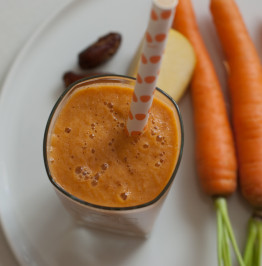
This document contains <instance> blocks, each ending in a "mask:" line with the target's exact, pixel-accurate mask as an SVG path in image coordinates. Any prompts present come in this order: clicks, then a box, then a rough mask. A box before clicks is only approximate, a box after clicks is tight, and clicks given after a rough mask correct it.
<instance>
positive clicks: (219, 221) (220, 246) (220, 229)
mask: <svg viewBox="0 0 262 266" xmlns="http://www.w3.org/2000/svg"><path fill="white" fill-rule="evenodd" d="M216 213H217V256H218V266H222V265H223V259H222V249H223V243H222V242H223V220H222V214H221V211H220V210H219V209H218V208H217V211H216Z"/></svg>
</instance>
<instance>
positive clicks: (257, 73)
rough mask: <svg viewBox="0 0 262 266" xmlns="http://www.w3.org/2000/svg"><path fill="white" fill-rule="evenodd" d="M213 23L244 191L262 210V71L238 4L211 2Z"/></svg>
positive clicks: (231, 1) (213, 0)
mask: <svg viewBox="0 0 262 266" xmlns="http://www.w3.org/2000/svg"><path fill="white" fill-rule="evenodd" d="M210 8H211V12H212V15H213V19H214V23H215V26H216V29H217V32H218V35H219V38H220V40H221V44H222V47H223V49H224V51H225V55H226V59H227V62H228V66H229V88H230V96H231V101H232V118H233V126H234V131H235V137H236V145H237V157H238V161H239V173H240V182H241V190H242V192H243V195H244V196H245V198H246V199H247V200H248V201H249V202H250V203H251V204H252V205H253V206H255V207H262V68H261V63H260V60H259V56H258V54H257V51H256V49H255V47H254V44H253V42H252V40H251V38H250V37H249V34H248V32H247V29H246V26H245V24H244V21H243V19H242V16H241V14H240V12H239V9H238V7H237V6H236V3H235V2H234V1H233V0H211V6H210Z"/></svg>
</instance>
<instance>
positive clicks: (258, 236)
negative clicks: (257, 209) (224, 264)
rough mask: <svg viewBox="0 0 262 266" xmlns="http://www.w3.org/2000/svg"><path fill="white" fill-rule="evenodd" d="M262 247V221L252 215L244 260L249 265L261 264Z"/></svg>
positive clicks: (257, 265)
mask: <svg viewBox="0 0 262 266" xmlns="http://www.w3.org/2000/svg"><path fill="white" fill-rule="evenodd" d="M261 249H262V221H261V220H260V218H256V217H252V218H250V220H249V226H248V238H247V241H246V247H245V252H244V261H245V263H246V265H247V266H260V261H261Z"/></svg>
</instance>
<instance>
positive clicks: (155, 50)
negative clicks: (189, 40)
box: [126, 0, 177, 136]
mask: <svg viewBox="0 0 262 266" xmlns="http://www.w3.org/2000/svg"><path fill="white" fill-rule="evenodd" d="M176 5H177V0H153V3H152V8H151V13H150V19H149V23H148V27H147V30H146V33H145V41H144V46H143V49H142V54H141V60H140V62H139V68H138V72H137V77H136V84H135V88H134V95H133V99H132V102H131V106H130V112H129V116H128V121H127V125H126V129H127V132H128V134H129V135H130V136H134V135H139V134H141V133H142V132H143V130H144V128H145V127H146V124H147V120H148V116H149V113H148V111H149V109H150V107H151V104H152V101H153V94H154V91H155V88H156V83H157V78H158V75H159V71H160V66H161V61H162V55H163V53H164V50H165V46H166V41H167V35H168V31H169V29H170V27H171V24H172V21H173V18H174V13H175V7H176Z"/></svg>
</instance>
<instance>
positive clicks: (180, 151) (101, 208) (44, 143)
mask: <svg viewBox="0 0 262 266" xmlns="http://www.w3.org/2000/svg"><path fill="white" fill-rule="evenodd" d="M102 78H106V79H110V78H118V79H126V80H133V81H135V80H136V79H135V78H134V77H130V76H126V75H116V74H108V75H96V76H91V77H85V78H82V79H80V80H77V81H75V82H73V83H72V84H70V85H69V86H68V87H67V88H66V89H65V91H64V92H63V93H62V94H61V96H60V97H59V98H58V100H57V101H56V103H55V105H54V106H53V108H52V110H51V113H50V115H49V117H48V120H47V124H46V127H45V132H44V140H43V157H44V165H45V169H46V173H47V175H48V178H49V181H50V182H51V183H52V184H53V186H54V187H55V188H56V189H57V190H58V191H59V192H61V193H62V194H63V195H64V196H66V197H68V198H69V199H71V200H73V201H74V202H76V203H78V204H80V205H84V206H88V207H92V208H94V209H99V210H107V211H127V210H135V209H141V208H145V207H148V206H151V205H153V204H154V203H156V202H157V201H159V200H160V199H161V198H162V196H163V195H164V194H165V193H166V192H167V190H168V189H169V187H170V186H171V184H172V182H173V180H174V179H175V176H176V173H177V171H178V168H179V165H180V162H181V159H182V154H183V147H184V128H183V121H182V116H181V112H180V110H179V107H178V105H177V103H176V102H175V100H174V99H173V98H172V97H171V96H170V95H168V94H167V93H166V92H164V91H163V90H161V89H160V88H158V87H156V90H157V91H158V92H160V93H161V94H163V95H164V96H165V97H166V98H168V100H169V101H170V102H171V103H172V104H173V106H174V107H175V110H176V112H177V116H178V120H179V128H180V136H181V141H180V150H179V154H178V158H177V162H176V165H175V168H174V171H173V172H172V175H171V177H170V178H169V181H168V182H167V184H166V185H165V187H164V188H163V189H162V191H161V192H160V193H159V194H158V195H157V196H156V197H155V198H154V199H152V200H151V201H148V202H145V203H143V204H139V205H134V206H127V207H111V206H103V205H98V204H94V203H90V202H88V201H85V200H82V199H80V198H78V197H76V196H74V195H72V194H71V193H69V192H68V191H66V190H65V189H64V188H63V187H62V186H60V185H59V184H58V183H57V182H56V181H55V180H54V178H53V177H52V174H51V171H50V169H49V164H48V159H47V157H48V156H47V140H48V133H49V129H50V124H51V122H52V119H53V116H54V114H55V113H56V110H57V108H58V106H59V105H60V103H61V102H62V100H63V99H64V97H65V96H66V95H67V94H68V93H69V92H70V91H71V89H72V88H73V87H75V86H76V85H80V84H81V83H83V82H86V81H88V80H96V79H102Z"/></svg>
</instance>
